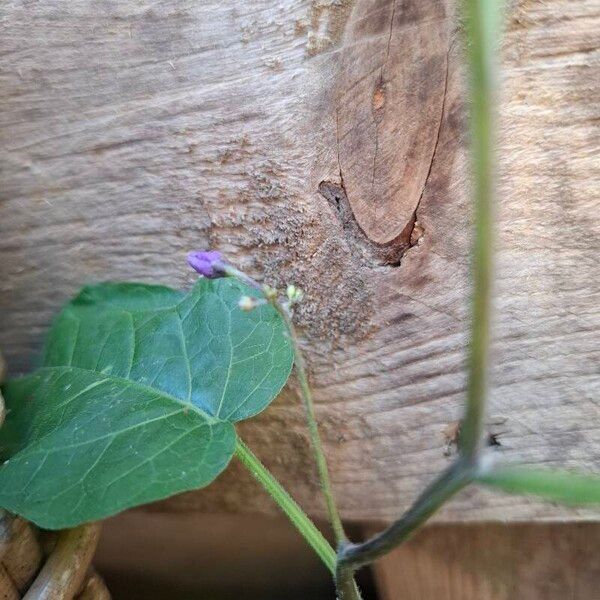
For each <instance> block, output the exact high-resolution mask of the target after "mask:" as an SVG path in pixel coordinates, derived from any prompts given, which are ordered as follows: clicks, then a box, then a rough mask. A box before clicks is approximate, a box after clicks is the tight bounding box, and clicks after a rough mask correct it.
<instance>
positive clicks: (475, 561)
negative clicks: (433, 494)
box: [375, 523, 600, 600]
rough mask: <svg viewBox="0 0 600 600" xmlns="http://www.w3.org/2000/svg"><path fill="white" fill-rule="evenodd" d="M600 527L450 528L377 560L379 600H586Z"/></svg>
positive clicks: (599, 570) (598, 571)
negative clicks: (433, 599) (432, 599)
mask: <svg viewBox="0 0 600 600" xmlns="http://www.w3.org/2000/svg"><path fill="white" fill-rule="evenodd" d="M599 539H600V524H598V523H594V524H591V523H570V524H566V523H563V524H544V523H535V524H528V525H500V524H494V525H489V524H488V525H462V526H461V525H450V526H438V527H430V528H427V529H425V530H423V531H421V532H420V533H419V534H418V535H417V536H416V537H415V538H414V539H413V540H411V541H410V542H409V543H408V544H406V545H405V546H403V547H401V548H398V549H396V550H394V552H392V553H391V554H389V555H387V556H386V557H384V558H383V559H382V560H381V561H379V562H377V563H375V575H376V580H377V584H378V589H379V592H380V594H381V597H382V600H401V599H404V598H410V599H411V600H429V599H430V598H435V599H436V600H539V599H540V598H544V600H563V599H564V598H570V599H572V600H591V599H592V598H596V597H597V595H598V594H597V591H598V578H599V577H600V560H599V558H598V540H599Z"/></svg>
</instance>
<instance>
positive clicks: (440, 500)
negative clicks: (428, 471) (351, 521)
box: [338, 459, 475, 573]
mask: <svg viewBox="0 0 600 600" xmlns="http://www.w3.org/2000/svg"><path fill="white" fill-rule="evenodd" d="M474 475H475V470H474V468H473V466H472V465H471V464H470V463H468V462H466V461H465V460H464V459H459V460H458V461H456V462H454V463H453V464H452V465H450V467H448V469H446V470H445V471H444V472H443V473H442V474H441V475H440V476H438V478H437V479H436V480H435V481H433V482H432V483H431V484H430V485H429V486H428V487H427V488H425V490H424V491H423V493H422V494H421V495H420V496H419V498H417V500H416V501H415V503H414V504H413V505H412V506H411V507H410V508H409V509H408V510H407V511H406V513H404V515H403V516H402V518H400V519H398V520H397V521H395V522H394V523H393V524H392V525H391V526H390V527H388V528H387V529H386V530H384V531H382V532H381V533H379V534H378V535H376V536H374V537H372V538H371V539H369V540H367V541H366V542H363V543H362V544H346V545H345V546H344V547H342V549H341V550H340V551H339V552H338V573H340V572H343V571H342V570H343V569H345V570H346V571H350V572H354V571H355V570H356V569H358V568H360V567H362V566H363V565H366V564H368V563H370V562H373V560H375V559H376V558H378V557H380V556H383V555H384V554H387V553H388V552H390V550H393V549H394V548H395V547H396V546H398V545H400V544H401V543H402V542H404V541H406V540H407V539H408V538H409V537H410V536H411V535H412V534H413V533H414V532H415V530H416V529H417V528H418V527H419V526H420V525H422V524H423V523H425V521H427V519H429V517H431V515H433V514H434V513H435V512H436V511H437V510H438V509H439V508H440V507H441V506H442V505H443V504H444V503H445V502H446V501H447V500H449V499H450V498H451V497H452V496H454V494H456V493H457V492H459V491H460V490H461V489H462V488H464V487H465V486H466V485H468V484H469V483H470V482H471V481H472V480H473V476H474Z"/></svg>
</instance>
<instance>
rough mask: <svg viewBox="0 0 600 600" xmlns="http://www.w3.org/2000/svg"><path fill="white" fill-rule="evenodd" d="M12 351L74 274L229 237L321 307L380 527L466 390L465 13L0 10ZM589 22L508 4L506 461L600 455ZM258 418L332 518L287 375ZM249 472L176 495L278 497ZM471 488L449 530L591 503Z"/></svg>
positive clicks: (152, 262)
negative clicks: (459, 17) (556, 503)
mask: <svg viewBox="0 0 600 600" xmlns="http://www.w3.org/2000/svg"><path fill="white" fill-rule="evenodd" d="M0 16H1V17H2V18H1V19H0V28H1V31H0V169H1V171H0V177H1V180H2V186H1V189H0V203H1V204H0V211H1V214H0V228H1V232H0V251H1V252H2V261H1V262H0V290H1V292H2V295H1V299H0V307H1V309H2V316H3V318H2V320H1V322H0V346H1V347H2V349H3V352H4V353H5V354H6V356H7V359H8V361H9V364H10V367H11V369H12V371H13V372H18V371H22V370H26V369H28V368H30V366H31V365H32V364H33V357H34V355H35V352H36V350H37V349H38V348H39V346H40V341H41V339H42V336H43V332H44V330H45V328H46V327H47V325H48V322H49V319H50V317H51V315H52V313H53V312H54V311H55V310H56V308H57V307H58V306H59V305H60V304H61V303H62V302H63V301H64V300H65V299H66V298H67V297H68V296H69V295H70V294H72V293H73V292H74V291H75V290H76V289H77V287H79V286H80V285H81V284H82V283H84V282H86V281H89V280H98V279H108V278H111V279H117V278H122V279H138V280H158V281H162V282H164V283H167V284H172V285H177V286H184V285H187V284H189V283H190V282H191V280H192V274H190V273H188V272H187V270H186V267H185V264H184V257H185V253H186V251H187V250H189V249H191V248H197V247H208V246H211V247H218V248H219V249H221V250H223V251H225V252H226V253H227V254H228V255H229V256H231V258H232V259H233V260H235V261H237V262H238V263H239V264H240V265H241V266H242V267H243V268H246V269H248V270H250V271H251V272H253V273H254V274H257V275H258V274H261V273H265V274H266V276H267V277H268V279H269V280H271V281H273V282H275V283H278V284H281V283H283V282H286V281H294V282H296V283H298V284H299V285H300V286H302V287H303V288H305V290H306V292H307V295H308V300H307V302H306V303H305V305H304V306H303V307H302V309H301V311H300V313H299V320H300V322H301V324H302V327H303V329H304V332H305V334H306V338H307V342H309V343H310V348H311V350H310V356H309V359H310V365H311V369H312V373H313V380H314V383H315V386H316V389H317V399H318V402H319V406H318V412H319V416H320V418H321V421H322V422H323V426H324V433H325V442H326V446H327V452H328V455H329V456H330V457H331V462H332V470H333V480H334V483H335V486H336V489H337V492H338V495H339V496H340V499H341V504H342V507H343V512H344V515H345V516H346V517H347V518H349V519H358V520H366V519H368V520H389V519H390V518H393V517H394V516H395V515H397V514H398V512H399V511H400V510H401V509H402V508H403V507H405V506H406V505H407V504H408V503H409V501H410V500H411V498H412V497H413V496H414V494H415V493H416V491H417V490H418V489H419V488H420V487H421V486H422V485H423V484H424V483H425V482H426V481H428V480H429V479H430V478H431V477H432V476H433V474H434V473H437V472H438V471H439V470H440V469H442V468H443V467H444V465H445V464H447V461H448V457H446V456H445V455H444V450H445V440H444V436H443V431H444V430H445V429H446V427H447V425H448V424H449V423H451V422H452V421H454V420H455V419H456V418H457V417H458V415H459V413H460V406H461V402H462V399H463V396H464V384H465V379H464V345H465V339H466V331H467V319H466V316H467V297H468V286H467V273H468V238H469V210H468V205H469V203H468V195H467V193H466V191H467V185H466V174H465V127H464V95H463V92H462V90H463V86H462V79H461V74H460V68H459V66H460V60H459V57H460V39H459V35H458V34H457V31H456V28H457V25H456V22H455V17H454V14H453V7H452V4H451V3H450V2H439V1H434V0H429V1H420V2H417V1H416V0H414V1H409V0H396V1H395V2H392V1H391V0H378V1H376V2H372V1H368V0H356V2H352V1H350V0H344V1H342V2H325V1H322V0H319V1H317V0H315V1H314V2H309V1H308V0H283V1H282V2H279V3H278V4H273V3H272V2H269V1H267V0H252V1H249V2H245V3H231V2H221V1H218V2H217V1H216V0H215V1H210V2H201V3H199V2H191V1H187V0H169V1H168V2H161V3H154V4H148V3H143V4H140V3H138V2H133V1H129V0H128V1H122V2H118V3H117V2H109V1H107V2H103V3H98V2H92V1H91V0H73V1H72V2H69V3H64V2H58V1H56V0H48V1H47V2H44V3H43V4H42V5H40V4H36V5H35V7H33V6H32V5H30V4H29V3H27V2H21V1H16V0H13V1H8V2H4V3H3V4H2V6H1V7H0ZM599 31H600V9H599V7H598V3H597V2H595V1H594V0H585V1H581V2H576V3H574V2H568V1H566V0H552V1H548V2H534V1H522V2H519V3H513V5H512V6H511V7H510V8H509V12H508V31H507V35H506V40H505V44H504V51H503V56H504V92H503V97H502V114H501V122H502V133H501V140H500V142H501V143H500V146H501V155H502V172H501V181H500V183H501V185H500V196H499V198H500V200H501V203H500V210H499V227H498V229H499V239H498V246H499V254H498V261H497V262H498V269H497V271H498V284H497V290H498V297H497V302H496V305H497V309H498V316H497V319H496V326H495V340H496V343H495V349H494V360H495V367H494V371H493V384H494V388H493V398H492V409H491V413H492V414H493V415H494V416H498V417H502V418H506V419H507V421H506V423H505V430H506V431H505V433H503V435H502V436H501V437H500V440H501V443H502V446H501V447H500V448H499V451H500V452H502V453H503V455H504V456H505V457H506V459H507V460H521V461H525V462H528V463H536V464H541V463H548V464H556V465H558V464H560V465H562V466H567V467H578V468H581V469H594V468H597V465H598V464H599V461H600V441H599V440H600V436H599V435H598V430H599V422H600V421H599V416H600V408H599V406H598V397H599V395H598V391H599V390H600V374H599V369H598V364H599V359H600V344H599V343H598V329H599V328H600V315H599V309H598V307H599V305H600V303H599V296H600V294H599V289H598V285H597V282H598V280H599V277H600V267H599V263H598V259H597V257H598V250H599V249H600V236H599V233H600V225H599V223H600V222H599V220H598V219H597V207H598V191H597V190H598V183H599V179H600V173H599V168H598V160H597V152H598V145H599V144H598V142H599V137H598V128H597V122H598V118H599V112H600V111H599V108H598V107H599V103H598V100H599V96H600V95H599V85H600V84H599V82H600V61H599V59H598V56H599V53H598V47H599V43H598V42H599V34H598V32H599ZM242 433H243V434H244V435H245V436H246V438H247V439H248V441H249V442H250V443H251V445H252V446H253V447H255V448H256V449H257V452H258V453H259V454H260V455H261V456H262V457H264V459H265V462H267V464H268V465H269V466H270V467H272V468H273V470H274V471H275V473H276V474H277V475H278V476H280V477H281V478H282V479H284V480H285V481H286V482H287V483H289V484H290V486H291V487H292V490H293V492H294V494H295V495H296V496H297V498H298V499H299V500H300V501H301V502H303V503H304V504H306V505H307V506H308V507H309V509H310V510H311V511H313V512H320V511H321V510H322V507H321V504H320V502H319V500H318V494H316V490H317V483H316V480H315V477H314V476H311V475H308V473H311V470H310V469H311V467H310V459H309V456H308V451H307V439H306V434H305V430H304V428H303V425H302V413H301V410H300V407H299V401H298V399H297V396H296V393H295V389H294V385H293V384H292V385H291V386H290V388H289V390H287V392H286V393H284V394H283V396H282V398H281V399H280V400H279V401H278V402H277V403H275V405H274V406H273V407H272V408H270V409H269V411H267V412H266V413H265V414H264V415H262V416H261V417H260V418H259V419H258V421H257V422H255V423H253V424H248V425H245V426H244V427H242ZM253 485H254V484H253V483H252V482H251V480H250V479H249V477H247V476H246V475H244V474H243V473H241V471H240V469H239V467H237V466H236V465H234V466H233V467H232V469H231V471H229V472H227V473H226V474H225V475H224V476H223V477H222V478H221V480H220V481H219V482H218V483H217V484H216V485H215V486H214V487H212V488H210V489H209V490H206V491H203V492H199V493H194V494H188V495H185V496H181V497H179V498H177V499H174V500H173V501H171V502H170V503H168V506H169V507H170V508H171V509H173V510H175V509H187V508H190V507H192V508H199V509H200V508H202V509H211V510H249V511H256V510H267V508H266V502H265V499H264V498H263V496H262V495H260V494H258V495H255V497H251V496H252V494H251V493H250V492H251V490H254V488H253ZM593 514H594V513H592V512H589V511H588V512H586V511H572V510H567V509H562V508H558V507H550V506H542V505H540V504H537V503H533V502H531V501H529V500H524V499H514V498H508V497H504V496H502V497H499V498H497V497H495V496H494V497H493V496H491V494H488V493H483V492H479V491H468V492H465V493H464V494H462V495H461V496H460V497H459V498H457V499H456V501H454V502H453V503H452V505H451V506H449V507H448V508H447V509H446V510H445V511H444V513H443V514H442V515H441V517H440V518H442V519H446V520H455V519H466V520H477V519H502V520H504V519H512V520H525V519H533V518H558V517H560V518H573V519H577V518H583V517H585V516H588V517H589V516H591V515H593Z"/></svg>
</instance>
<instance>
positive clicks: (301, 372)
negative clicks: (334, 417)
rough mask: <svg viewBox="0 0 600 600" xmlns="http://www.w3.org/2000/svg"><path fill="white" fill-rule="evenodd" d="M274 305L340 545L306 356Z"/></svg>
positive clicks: (342, 540) (285, 316)
mask: <svg viewBox="0 0 600 600" xmlns="http://www.w3.org/2000/svg"><path fill="white" fill-rule="evenodd" d="M273 305H274V306H275V309H276V310H277V312H278V313H279V314H280V315H281V318H282V319H283V321H284V323H285V325H286V327H287V329H288V332H289V335H290V340H291V342H292V347H293V349H294V364H295V366H296V374H297V376H298V381H299V383H300V391H301V395H302V401H303V403H304V410H305V412H306V421H307V423H308V430H309V432H310V439H311V442H312V446H313V451H314V455H315V462H316V464H317V471H318V474H319V480H320V482H321V489H322V491H323V495H324V496H325V503H326V505H327V513H328V515H329V521H330V523H331V526H332V528H333V533H334V535H335V541H336V543H337V544H338V545H341V544H343V543H345V542H346V541H347V537H346V533H345V532H344V526H343V525H342V520H341V518H340V514H339V512H338V509H337V505H336V503H335V497H334V495H333V488H332V486H331V479H330V478H329V469H328V468H327V461H326V459H325V453H324V452H323V444H322V442H321V436H320V435H319V429H318V426H317V419H316V416H315V405H314V401H313V397H312V391H311V389H310V385H309V383H308V376H307V374H306V365H305V363H304V357H303V356H302V352H301V350H300V345H299V343H298V335H297V334H296V329H295V327H294V323H293V322H292V319H291V318H290V314H289V312H288V311H287V310H286V308H285V307H284V306H282V305H281V304H280V303H279V302H274V303H273Z"/></svg>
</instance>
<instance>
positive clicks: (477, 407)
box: [460, 0, 498, 461]
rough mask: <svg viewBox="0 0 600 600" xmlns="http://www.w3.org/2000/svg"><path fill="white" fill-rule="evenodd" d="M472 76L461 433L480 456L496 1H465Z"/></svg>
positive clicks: (470, 454)
mask: <svg viewBox="0 0 600 600" xmlns="http://www.w3.org/2000/svg"><path fill="white" fill-rule="evenodd" d="M465 12H466V17H467V19H466V23H467V32H468V36H467V39H468V58H469V65H470V79H471V98H472V105H471V113H470V116H471V140H472V141H471V164H472V171H473V194H474V212H475V214H474V219H475V239H474V242H473V291H472V294H473V299H472V322H471V343H470V348H469V381H468V385H467V407H466V411H465V417H464V419H463V426H462V428H461V433H460V446H461V452H462V454H463V456H464V457H465V458H467V459H469V460H471V461H474V460H476V458H477V455H478V452H479V447H480V444H481V432H482V429H483V418H484V409H485V400H486V391H487V363H488V346H489V328H490V304H491V283H492V247H493V227H492V201H493V175H494V173H493V166H494V165H493V148H492V146H493V140H492V131H493V97H492V96H493V90H494V87H495V79H496V70H495V49H496V31H497V27H496V18H497V13H498V6H497V3H496V2H494V1H493V0H467V1H466V2H465Z"/></svg>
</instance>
